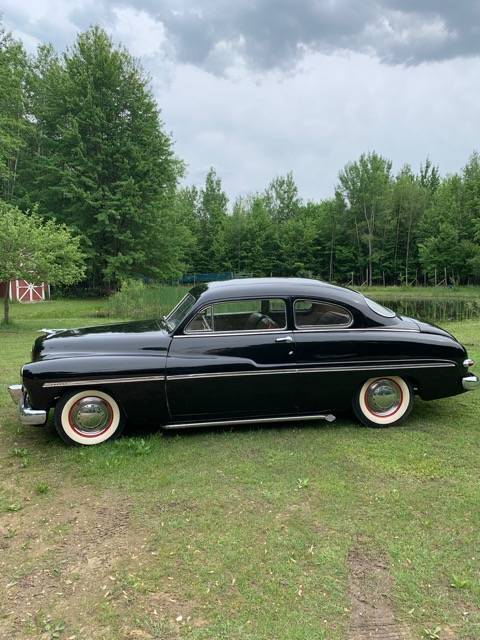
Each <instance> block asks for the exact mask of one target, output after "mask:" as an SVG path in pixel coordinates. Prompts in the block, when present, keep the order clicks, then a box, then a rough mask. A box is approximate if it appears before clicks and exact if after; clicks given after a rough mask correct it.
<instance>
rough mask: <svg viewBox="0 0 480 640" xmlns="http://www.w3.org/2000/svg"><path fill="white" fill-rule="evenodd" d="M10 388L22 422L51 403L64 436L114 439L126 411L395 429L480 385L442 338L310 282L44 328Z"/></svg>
mask: <svg viewBox="0 0 480 640" xmlns="http://www.w3.org/2000/svg"><path fill="white" fill-rule="evenodd" d="M45 332H46V333H47V335H44V336H42V337H40V338H38V339H37V340H36V342H35V345H34V348H33V352H32V362H31V363H29V364H26V365H25V366H24V367H23V368H22V381H23V384H22V385H12V386H11V387H9V391H10V394H11V396H12V398H13V399H14V400H15V401H16V402H18V410H19V416H20V420H21V421H22V422H23V423H25V424H45V422H46V419H47V416H48V412H49V410H50V409H53V410H54V414H55V426H56V429H57V431H58V433H59V435H60V436H61V437H62V438H63V439H64V440H65V441H66V442H68V443H72V444H85V445H91V444H98V443H100V442H104V441H105V440H109V439H111V438H114V437H117V436H119V435H120V433H121V432H122V430H123V428H124V427H125V423H126V421H127V420H128V419H130V420H131V421H132V422H137V423H138V422H139V421H141V422H148V423H150V424H158V425H159V426H163V428H164V429H171V428H174V429H181V428H189V427H198V426H206V425H218V426H222V425H231V424H248V423H254V424H257V423H262V422H281V421H284V422H291V421H294V420H295V421H298V420H321V419H324V420H328V421H332V420H334V419H335V417H334V415H333V414H334V412H336V411H342V410H345V409H349V408H350V407H352V406H353V410H354V412H355V414H356V416H357V417H358V418H359V420H360V421H361V422H363V423H364V424H366V425H369V426H375V427H385V426H390V425H394V424H398V423H399V422H400V421H401V420H404V419H405V418H406V417H407V416H408V414H409V413H410V411H411V409H412V405H413V398H414V395H415V394H418V395H419V396H420V397H421V398H422V399H424V400H434V399H436V398H443V397H446V396H454V395H456V394H459V393H463V392H464V391H465V390H468V389H474V388H477V387H478V386H479V379H478V377H477V376H475V375H473V374H472V373H469V367H471V366H472V365H473V362H472V361H471V360H469V359H468V357H467V352H466V351H465V348H464V347H463V346H462V345H461V344H459V342H457V340H456V339H455V338H454V337H453V336H452V335H450V334H449V333H448V332H446V331H444V330H443V329H440V328H438V327H435V326H433V325H430V324H426V323H424V322H419V321H418V320H413V319H411V318H405V317H402V316H399V315H397V314H396V313H394V312H393V311H391V310H390V309H387V308H385V307H383V306H381V305H380V304H378V303H376V302H373V301H372V300H369V299H368V298H366V297H365V296H363V295H362V294H361V293H357V292H356V291H352V290H349V289H344V288H341V287H336V286H333V285H329V284H326V283H323V282H319V281H316V280H307V279H300V278H258V279H257V278H253V279H241V280H228V281H224V282H212V283H210V284H202V285H198V286H196V287H194V288H193V289H192V290H191V291H190V292H189V293H187V294H186V295H185V297H184V298H183V299H182V300H181V301H180V302H179V303H178V304H177V306H176V307H175V308H174V309H173V310H172V311H171V312H170V314H169V315H168V316H166V317H164V318H161V319H155V320H148V321H137V322H128V323H121V324H111V325H105V326H96V327H89V328H83V329H69V330H62V329H59V330H52V331H49V330H45Z"/></svg>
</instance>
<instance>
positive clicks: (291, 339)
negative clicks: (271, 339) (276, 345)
mask: <svg viewBox="0 0 480 640" xmlns="http://www.w3.org/2000/svg"><path fill="white" fill-rule="evenodd" d="M275 342H293V338H292V336H282V337H281V338H275Z"/></svg>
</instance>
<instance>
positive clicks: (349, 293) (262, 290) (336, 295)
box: [191, 278, 364, 304]
mask: <svg viewBox="0 0 480 640" xmlns="http://www.w3.org/2000/svg"><path fill="white" fill-rule="evenodd" d="M191 291H192V293H193V295H195V297H197V298H200V297H201V301H202V303H204V302H209V301H214V300H225V299H226V298H227V299H228V298H245V297H250V296H252V297H255V296H262V297H264V296H268V297H274V296H279V297H283V296H295V297H298V298H302V297H305V298H309V297H313V298H326V299H328V300H337V301H339V302H347V303H348V302H350V303H356V304H358V303H361V302H363V300H364V297H363V295H362V294H361V293H358V292H357V291H353V290H352V289H346V288H345V287H338V286H336V285H333V284H329V283H328V282H322V281H321V280H313V279H310V278H235V279H232V280H220V281H217V282H208V283H204V284H200V285H197V286H196V287H193V289H192V290H191Z"/></svg>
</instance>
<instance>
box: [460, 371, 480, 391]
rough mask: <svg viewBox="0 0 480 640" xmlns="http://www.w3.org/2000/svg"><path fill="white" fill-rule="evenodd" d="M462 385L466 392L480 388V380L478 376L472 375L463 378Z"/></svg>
mask: <svg viewBox="0 0 480 640" xmlns="http://www.w3.org/2000/svg"><path fill="white" fill-rule="evenodd" d="M462 385H463V388H464V389H465V390H466V391H471V390H472V389H478V388H480V378H479V377H478V376H474V375H470V376H465V378H462Z"/></svg>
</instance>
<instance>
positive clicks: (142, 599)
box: [0, 300, 480, 640]
mask: <svg viewBox="0 0 480 640" xmlns="http://www.w3.org/2000/svg"><path fill="white" fill-rule="evenodd" d="M105 309H106V303H105V302H104V301H95V300H94V301H81V302H79V301H63V302H50V303H43V304H39V305H35V306H26V305H25V306H20V305H14V307H13V309H12V318H13V320H14V322H15V325H14V326H13V327H12V328H11V329H9V330H5V329H3V330H2V331H0V354H1V355H0V357H1V361H0V362H1V365H0V594H2V595H1V597H0V638H8V639H9V640H10V639H12V640H15V639H22V640H23V639H25V640H26V639H29V640H30V639H32V638H41V639H42V640H53V639H54V638H64V639H67V638H75V639H76V640H90V639H95V640H97V639H102V640H123V639H134V638H136V639H138V638H147V639H148V638H157V639H162V640H170V639H172V640H173V639H177V638H191V639H192V640H200V639H201V640H207V639H208V640H220V639H225V640H227V639H228V640H254V639H255V640H267V639H268V640H271V639H272V640H273V639H275V640H276V639H279V640H283V639H287V640H314V639H315V640H319V639H320V640H321V639H322V638H324V639H328V640H340V639H342V640H343V639H352V640H353V639H355V640H360V639H363V638H367V637H372V638H387V637H389V638H392V637H393V635H390V636H388V635H386V634H387V630H389V631H390V632H391V633H397V636H395V637H398V638H399V639H400V638H428V639H430V640H434V639H435V638H441V639H442V640H447V639H448V640H450V639H452V638H462V639H466V638H468V639H471V640H473V639H478V638H480V533H479V532H480V489H479V487H480V484H479V481H480V471H479V470H480V464H479V453H480V394H476V393H474V392H472V393H469V394H464V395H462V396H458V397H456V398H451V399H446V400H440V401H435V402H431V403H424V402H422V401H420V400H416V406H415V409H414V412H413V414H412V416H411V417H410V419H409V420H408V422H407V423H406V424H405V425H403V426H401V427H396V428H392V429H385V430H374V429H367V428H362V427H360V426H358V425H357V424H356V423H354V422H353V420H351V419H350V418H349V417H343V418H341V419H339V420H338V421H337V423H334V424H333V425H329V424H327V423H319V424H309V425H305V426H300V425H295V424H291V425H284V426H282V427H281V428H278V427H270V428H262V429H255V428H252V429H234V430H232V431H207V430H203V431H192V432H188V433H181V434H171V433H169V434H165V435H163V434H161V433H154V434H147V433H143V434H140V435H139V436H135V437H124V438H122V439H120V440H119V441H117V442H114V443H111V444H108V443H107V444H106V445H103V446H100V447H98V448H93V449H88V448H68V447H66V446H64V445H63V444H62V442H61V441H60V440H59V439H58V438H57V437H56V435H55V434H54V431H53V427H52V426H51V425H49V426H47V427H46V428H35V427H28V428H27V427H20V426H19V425H18V424H17V422H16V418H15V408H14V406H13V404H12V403H11V400H10V398H9V397H8V396H7V394H6V393H5V392H4V391H5V390H6V385H7V384H8V383H10V382H16V381H17V380H18V371H19V367H20V365H21V364H22V363H23V362H25V361H27V360H28V359H29V353H30V349H31V344H32V342H33V339H34V337H35V336H36V333H35V330H36V329H38V328H41V327H44V326H47V327H58V326H60V327H63V326H65V327H69V326H78V325H86V324H92V323H99V322H105V321H106V320H105V318H104V317H103V316H104V315H105V313H106V311H105ZM446 328H447V329H449V330H450V331H452V332H453V333H454V334H455V335H456V336H457V337H458V338H459V339H460V340H461V341H462V342H464V343H465V344H466V345H467V348H468V350H469V355H470V356H471V357H473V358H474V359H476V360H477V361H478V360H480V322H479V321H469V322H464V323H458V324H450V325H446ZM477 370H478V369H477ZM375 628H378V629H379V631H372V630H373V629H375ZM369 631H370V632H372V633H373V635H371V636H369V635H366V634H367V633H368V632H369ZM382 633H383V635H382ZM362 634H363V635H362ZM375 634H376V635H375Z"/></svg>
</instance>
